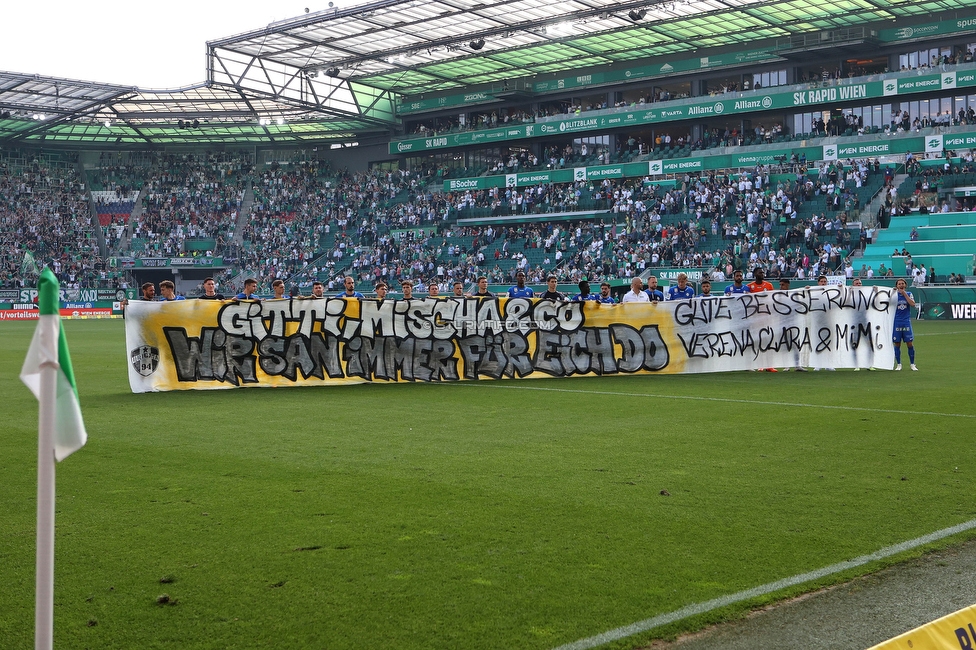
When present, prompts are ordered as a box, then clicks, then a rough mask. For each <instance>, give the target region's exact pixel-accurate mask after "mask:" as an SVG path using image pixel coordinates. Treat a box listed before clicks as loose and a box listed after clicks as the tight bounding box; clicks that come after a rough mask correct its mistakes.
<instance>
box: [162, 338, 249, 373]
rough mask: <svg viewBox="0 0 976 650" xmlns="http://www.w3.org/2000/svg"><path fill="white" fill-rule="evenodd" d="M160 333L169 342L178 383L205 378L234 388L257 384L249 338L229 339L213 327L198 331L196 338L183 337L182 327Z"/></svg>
mask: <svg viewBox="0 0 976 650" xmlns="http://www.w3.org/2000/svg"><path fill="white" fill-rule="evenodd" d="M163 333H164V335H165V336H166V340H167V341H168V342H169V347H170V351H171V352H172V354H173V361H174V363H175V364H176V376H177V378H178V379H179V381H199V380H201V379H207V380H216V381H221V382H224V381H226V382H228V383H230V384H233V385H234V386H237V385H239V384H240V382H244V383H245V384H249V383H257V381H258V378H257V374H256V368H255V366H256V359H255V358H254V341H252V340H251V339H248V338H244V337H243V336H232V335H229V334H228V333H227V332H225V331H223V330H220V329H217V328H213V327H204V328H202V329H201V330H200V336H199V337H190V336H187V335H186V328H183V327H164V328H163Z"/></svg>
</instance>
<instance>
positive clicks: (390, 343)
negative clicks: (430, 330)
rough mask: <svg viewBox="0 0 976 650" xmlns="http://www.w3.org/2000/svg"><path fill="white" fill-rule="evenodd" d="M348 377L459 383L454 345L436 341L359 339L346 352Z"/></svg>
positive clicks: (352, 341)
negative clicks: (398, 375) (398, 374)
mask: <svg viewBox="0 0 976 650" xmlns="http://www.w3.org/2000/svg"><path fill="white" fill-rule="evenodd" d="M343 360H344V361H345V362H346V376H347V377H362V378H363V379H390V380H392V379H396V378H397V371H399V372H400V373H401V376H402V378H403V379H407V380H411V381H412V380H420V381H442V380H443V381H457V380H458V379H459V376H458V370H457V359H456V358H454V342H453V341H439V340H436V339H418V338H410V339H404V340H397V339H396V338H394V337H386V336H377V337H375V338H372V339H370V338H367V337H365V336H357V337H356V338H354V339H352V340H350V341H347V342H346V345H345V348H344V350H343Z"/></svg>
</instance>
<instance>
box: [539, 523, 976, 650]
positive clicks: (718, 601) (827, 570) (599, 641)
mask: <svg viewBox="0 0 976 650" xmlns="http://www.w3.org/2000/svg"><path fill="white" fill-rule="evenodd" d="M973 528H976V519H972V520H970V521H967V522H965V523H962V524H958V525H956V526H952V527H950V528H943V529H942V530H937V531H935V532H934V533H929V534H928V535H923V536H922V537H917V538H915V539H912V540H909V541H907V542H902V543H900V544H895V545H894V546H888V547H886V548H883V549H881V550H880V551H875V552H874V553H870V554H868V555H862V556H860V557H856V558H854V559H853V560H845V561H844V562H838V563H837V564H831V565H830V566H826V567H823V568H822V569H817V570H816V571H810V572H809V573H801V574H799V575H795V576H793V577H791V578H784V579H782V580H777V581H776V582H769V583H767V584H764V585H760V586H758V587H753V588H752V589H746V590H745V591H740V592H737V593H734V594H729V595H728V596H722V597H720V598H714V599H712V600H706V601H705V602H703V603H696V604H694V605H688V606H687V607H682V608H681V609H678V610H675V611H673V612H668V613H667V614H661V615H660V616H654V617H652V618H646V619H644V620H643V621H638V622H636V623H631V624H630V625H625V626H624V627H618V628H616V629H613V630H608V631H606V632H603V633H601V634H597V635H596V636H591V637H589V638H586V639H580V640H579V641H574V642H572V643H567V644H566V645H561V646H559V647H558V648H556V649H555V650H585V649H587V648H596V647H597V646H601V645H603V644H605V643H610V642H611V641H618V640H620V639H624V638H627V637H629V636H633V635H635V634H640V633H641V632H646V631H648V630H652V629H654V628H656V627H660V626H662V625H667V624H668V623H674V622H675V621H680V620H681V619H684V618H688V617H689V616H696V615H698V614H704V613H706V612H710V611H712V610H715V609H718V608H720V607H725V606H726V605H732V604H733V603H738V602H742V601H744V600H749V599H750V598H756V597H759V596H765V595H766V594H770V593H772V592H774V591H779V590H780V589H785V588H787V587H792V586H794V585H799V584H802V583H804V582H809V581H811V580H818V579H820V578H824V577H826V576H829V575H833V574H835V573H840V572H841V571H846V570H848V569H853V568H855V567H859V566H863V565H865V564H867V563H868V562H874V561H875V560H883V559H885V558H889V557H891V556H893V555H896V554H898V553H902V552H904V551H910V550H912V549H914V548H918V547H919V546H923V545H925V544H929V543H931V542H935V541H938V540H940V539H944V538H946V537H949V536H951V535H955V534H956V533H962V532H965V531H967V530H971V529H973Z"/></svg>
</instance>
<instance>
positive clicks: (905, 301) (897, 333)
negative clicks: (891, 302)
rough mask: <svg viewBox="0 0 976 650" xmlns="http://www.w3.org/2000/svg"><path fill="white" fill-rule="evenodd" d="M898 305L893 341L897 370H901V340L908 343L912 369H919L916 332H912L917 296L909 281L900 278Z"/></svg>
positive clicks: (896, 288)
mask: <svg viewBox="0 0 976 650" xmlns="http://www.w3.org/2000/svg"><path fill="white" fill-rule="evenodd" d="M895 291H897V292H898V293H897V296H898V305H897V307H895V329H894V332H893V334H892V337H891V342H892V343H893V344H894V345H895V370H901V342H902V341H904V342H905V343H907V344H908V362H909V363H910V364H911V369H912V370H918V367H916V365H915V334H914V333H913V332H912V307H914V306H915V298H914V297H913V296H912V293H911V292H910V291H908V283H907V282H905V280H903V279H901V278H899V279H898V281H897V282H895Z"/></svg>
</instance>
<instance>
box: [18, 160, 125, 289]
mask: <svg viewBox="0 0 976 650" xmlns="http://www.w3.org/2000/svg"><path fill="white" fill-rule="evenodd" d="M0 238H2V240H3V244H4V245H3V247H2V249H0V256H2V257H0V286H3V287H23V286H31V285H30V283H31V282H32V281H33V280H35V279H36V276H35V273H34V271H33V270H32V269H31V268H30V264H26V265H25V264H24V257H25V253H30V254H31V255H32V256H33V257H34V258H35V260H36V263H37V264H38V265H43V264H48V265H50V266H51V268H52V269H53V270H54V271H55V273H57V274H58V275H59V276H60V277H61V278H62V282H63V283H64V285H65V286H66V287H68V288H87V287H94V286H96V285H97V284H98V283H99V282H100V281H108V280H109V279H110V277H109V276H110V274H109V273H108V272H107V271H106V267H105V263H104V260H103V259H102V257H101V255H100V252H99V245H98V240H97V233H96V228H95V219H94V218H93V217H92V214H91V211H90V209H89V204H88V200H87V198H86V196H85V188H84V184H83V182H82V180H81V178H80V177H79V174H78V169H77V161H76V159H75V157H74V155H72V154H69V153H40V152H35V151H30V150H13V151H4V152H0Z"/></svg>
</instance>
